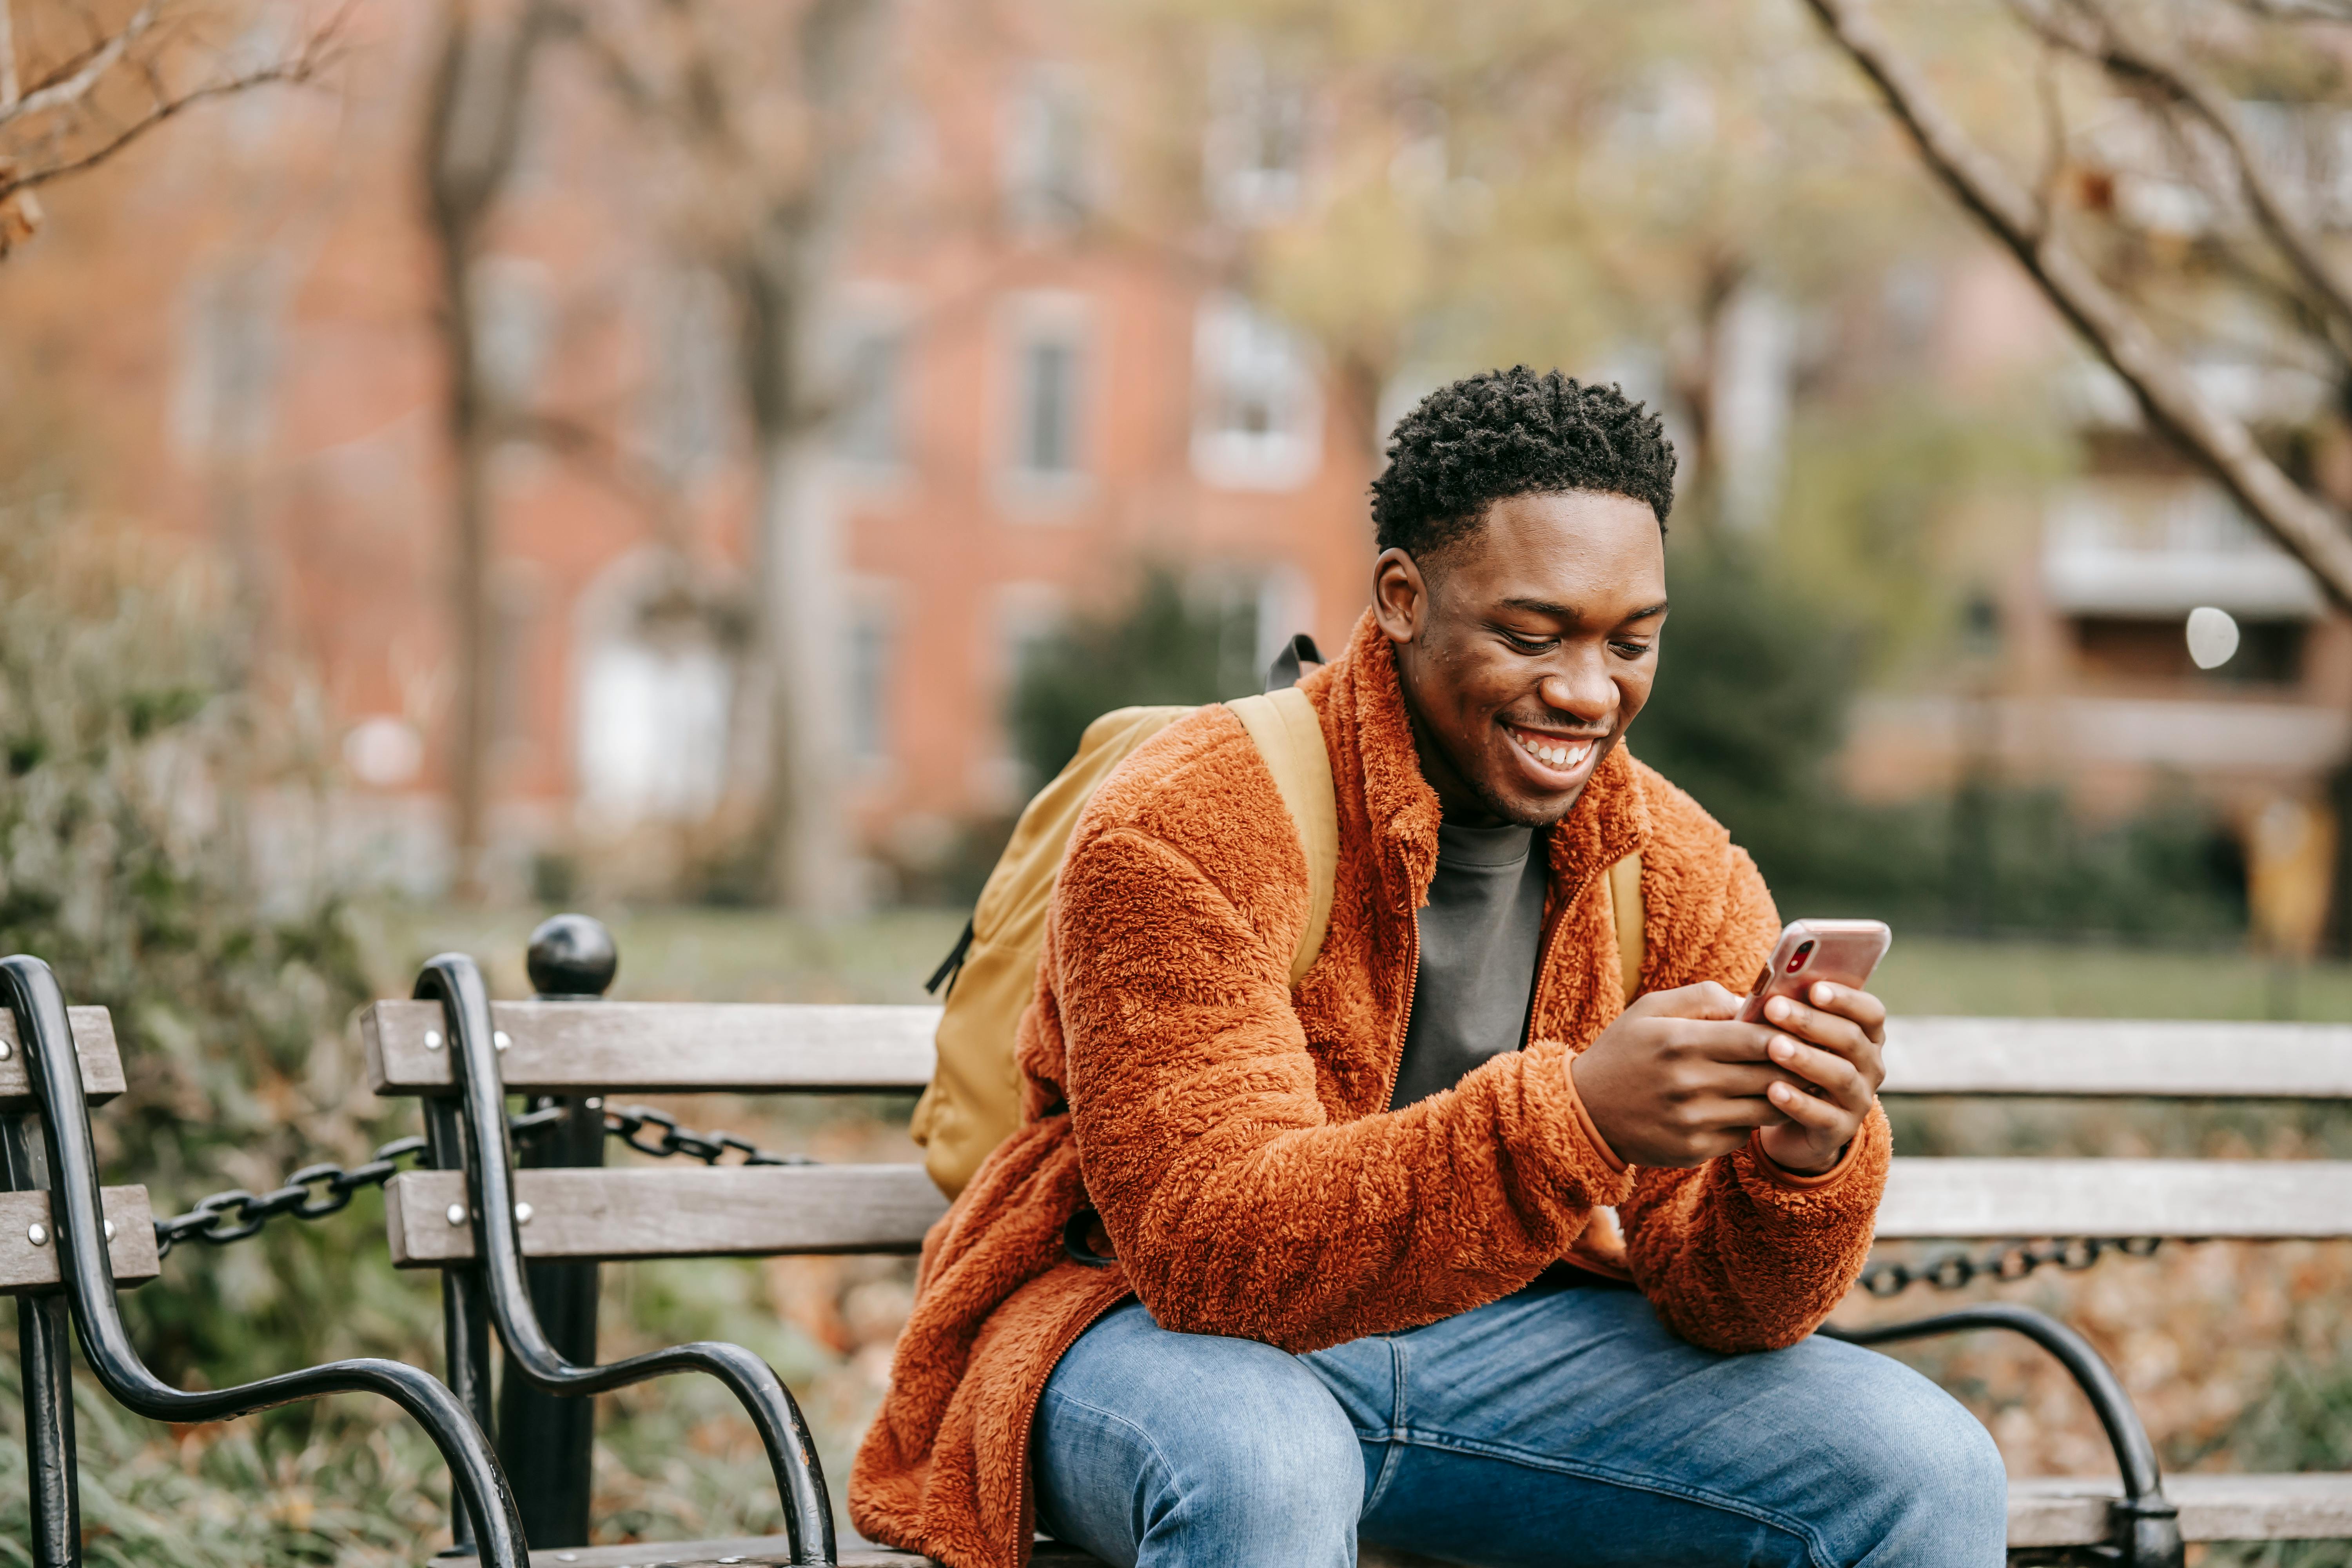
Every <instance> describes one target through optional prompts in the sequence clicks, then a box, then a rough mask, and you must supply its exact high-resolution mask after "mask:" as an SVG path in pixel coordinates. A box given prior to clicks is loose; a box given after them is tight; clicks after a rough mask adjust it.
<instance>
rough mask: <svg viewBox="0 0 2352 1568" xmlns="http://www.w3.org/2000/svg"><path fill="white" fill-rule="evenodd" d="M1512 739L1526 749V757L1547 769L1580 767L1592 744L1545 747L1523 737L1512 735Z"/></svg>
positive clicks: (1588, 742) (1589, 752)
mask: <svg viewBox="0 0 2352 1568" xmlns="http://www.w3.org/2000/svg"><path fill="white" fill-rule="evenodd" d="M1512 738H1513V739H1514V740H1516V741H1517V742H1519V744H1520V745H1522V746H1524V747H1526V748H1527V752H1528V755H1529V756H1531V757H1533V758H1535V760H1536V761H1538V762H1539V763H1543V764H1544V765H1545V766H1547V767H1554V768H1572V767H1581V766H1582V765H1583V763H1584V759H1585V758H1586V757H1587V756H1588V755H1590V754H1591V751H1592V742H1590V741H1587V742H1583V743H1582V744H1581V745H1575V746H1546V745H1542V744H1539V743H1538V742H1534V741H1530V740H1528V738H1527V737H1526V736H1524V735H1514V736H1513V737H1512Z"/></svg>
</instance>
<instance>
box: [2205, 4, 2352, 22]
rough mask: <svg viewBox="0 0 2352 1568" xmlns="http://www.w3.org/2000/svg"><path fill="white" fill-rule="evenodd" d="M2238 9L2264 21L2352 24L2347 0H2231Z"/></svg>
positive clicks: (2351, 10) (2351, 9) (2350, 5)
mask: <svg viewBox="0 0 2352 1568" xmlns="http://www.w3.org/2000/svg"><path fill="white" fill-rule="evenodd" d="M2231 3H2232V4H2234V5H2236V6H2237V7H2238V9H2240V10H2241V11H2247V12H2251V13H2252V14H2253V15H2254V16H2260V17H2262V18H2263V20H2264V21H2266V22H2322V23H2331V24H2336V25H2338V26H2352V3H2347V0H2231Z"/></svg>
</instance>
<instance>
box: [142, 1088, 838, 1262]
mask: <svg viewBox="0 0 2352 1568" xmlns="http://www.w3.org/2000/svg"><path fill="white" fill-rule="evenodd" d="M568 1110H569V1108H568V1107H566V1106H562V1105H550V1106H546V1107H544V1108H542V1109H541V1110H532V1111H527V1112H525V1113H524V1114H523V1115H520V1116H512V1117H509V1118H508V1119H507V1128H508V1130H509V1131H510V1132H511V1133H512V1134H513V1136H514V1139H515V1142H518V1143H528V1142H531V1141H532V1140H533V1139H535V1138H537V1137H539V1136H540V1135H541V1134H543V1133H545V1132H548V1131H551V1130H552V1129H553V1128H554V1126H555V1124H556V1123H557V1122H558V1121H562V1119H563V1117H564V1116H565V1115H566V1114H567V1113H568ZM648 1127H651V1128H655V1129H656V1130H657V1131H658V1133H659V1136H658V1137H656V1138H655V1139H653V1140H652V1141H650V1142H648V1141H647V1140H646V1138H645V1137H644V1136H643V1135H644V1133H645V1131H646V1129H647V1128H648ZM604 1135H605V1136H606V1137H608V1138H618V1139H620V1140H621V1141H622V1142H625V1143H626V1144H627V1145H628V1146H629V1147H630V1148H632V1149H635V1150H636V1151H637V1152H639V1153H641V1154H652V1155H655V1156H656V1157H657V1158H661V1159H667V1158H668V1157H670V1156H671V1155H673V1154H686V1155H690V1156H691V1157H693V1158H694V1159H697V1160H699V1161H701V1162H702V1163H704V1164H706V1165H716V1164H717V1163H719V1159H720V1158H721V1157H722V1156H723V1155H725V1154H726V1153H727V1152H729V1151H730V1150H731V1151H733V1152H737V1153H740V1154H741V1155H742V1156H743V1158H742V1160H741V1162H740V1163H743V1164H746V1165H814V1164H815V1163H817V1162H815V1161H814V1160H812V1159H810V1158H809V1157H808V1156H807V1155H805V1154H772V1153H770V1152H768V1151H767V1150H765V1149H762V1148H761V1147H760V1146H759V1145H758V1144H756V1143H752V1142H749V1141H748V1140H745V1139H741V1138H738V1137H736V1136H735V1135H734V1134H733V1133H731V1132H696V1131H691V1130H690V1129H688V1128H684V1127H680V1126H679V1125H678V1124H677V1118H676V1117H673V1116H667V1115H665V1114H664V1113H662V1112H661V1111H658V1110H653V1109H652V1108H650V1107H648V1106H643V1105H632V1106H629V1107H627V1108H626V1109H625V1110H607V1111H605V1112H604ZM424 1154H425V1140H424V1139H423V1138H421V1137H418V1138H399V1139H394V1141H393V1142H389V1143H387V1144H385V1145H384V1146H383V1148H381V1149H378V1150H377V1151H376V1152H375V1155H374V1157H373V1158H372V1159H371V1160H369V1161H368V1163H366V1164H364V1165H354V1166H352V1168H351V1169H350V1170H348V1171H347V1170H345V1169H344V1168H343V1167H342V1166H341V1165H337V1164H332V1163H321V1164H317V1165H305V1166H303V1167H302V1168H301V1169H300V1170H299V1171H297V1172H295V1173H293V1174H292V1175H290V1176H289V1177H287V1178H286V1184H285V1185H284V1186H282V1187H279V1188H278V1189H277V1190H276V1191H275V1192H269V1193H263V1194H259V1195H258V1196H257V1195H256V1194H252V1193H249V1192H247V1191H246V1190H245V1189H244V1188H242V1187H237V1188H234V1189H232V1190H230V1191H228V1192H226V1193H215V1194H212V1195H211V1196H210V1197H207V1198H203V1199H200V1200H198V1202H197V1204H196V1206H195V1207H194V1208H192V1209H190V1210H189V1211H188V1212H187V1213H185V1214H184V1215H173V1216H172V1217H171V1218H170V1219H159V1220H157V1221H156V1222H155V1256H156V1257H158V1258H162V1257H163V1256H164V1255H165V1254H167V1253H169V1252H170V1251H171V1250H172V1248H173V1245H174V1244H176V1243H179V1242H183V1241H201V1242H204V1243H205V1244H206V1245H207V1246H211V1247H226V1245H228V1244H229V1243H230V1242H232V1241H243V1240H245V1239H246V1238H247V1237H252V1236H258V1235H259V1234H261V1227H262V1226H265V1225H268V1223H269V1222H270V1221H271V1220H273V1219H277V1218H278V1217H279V1216H281V1215H293V1216H294V1217H295V1218H296V1219H324V1218H326V1217H327V1216H328V1215H331V1214H341V1212H342V1211H343V1210H344V1209H346V1208H348V1207H350V1206H351V1202H352V1195H353V1194H356V1193H357V1192H359V1190H360V1189H361V1188H362V1187H380V1186H382V1185H383V1184H385V1183H386V1182H389V1181H390V1180H392V1178H393V1177H394V1176H395V1175H397V1174H398V1173H400V1169H401V1167H402V1165H403V1164H404V1163H406V1162H408V1161H412V1160H418V1159H421V1158H423V1156H424Z"/></svg>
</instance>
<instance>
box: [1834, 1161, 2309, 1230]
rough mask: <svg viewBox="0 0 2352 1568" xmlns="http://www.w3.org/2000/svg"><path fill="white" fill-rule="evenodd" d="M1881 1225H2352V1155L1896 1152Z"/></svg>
mask: <svg viewBox="0 0 2352 1568" xmlns="http://www.w3.org/2000/svg"><path fill="white" fill-rule="evenodd" d="M1878 1234H1879V1236H1881V1237H1950V1238H1953V1239H1979V1238H1986V1239H1990V1238H1999V1237H2037V1236H2164V1237H2252V1238H2268V1239H2285V1238H2288V1237H2346V1236H2352V1161H2340V1160H1927V1159H1901V1160H1897V1161H1895V1167H1894V1169H1893V1170H1892V1171H1891V1172H1889V1173H1888V1175H1887V1182H1886V1197H1885V1202H1884V1203H1882V1204H1881V1205H1879V1209H1878Z"/></svg>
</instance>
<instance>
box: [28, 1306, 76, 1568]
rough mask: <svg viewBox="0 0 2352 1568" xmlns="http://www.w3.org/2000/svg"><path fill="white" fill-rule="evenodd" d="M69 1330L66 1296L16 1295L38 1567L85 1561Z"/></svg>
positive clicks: (69, 1567) (64, 1567)
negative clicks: (75, 1454) (76, 1457)
mask: <svg viewBox="0 0 2352 1568" xmlns="http://www.w3.org/2000/svg"><path fill="white" fill-rule="evenodd" d="M67 1333H68V1323H67V1319H66V1299H65V1298H64V1297H63V1296H23V1297H19V1298H18V1299H17V1301H16V1345H17V1351H18V1354H19V1356H20V1358H21V1360H22V1361H23V1363H24V1375H25V1468H26V1472H27V1479H28V1480H29V1481H30V1483H31V1485H30V1488H29V1489H30V1491H31V1493H32V1505H33V1565H34V1568H79V1565H80V1563H81V1488H80V1486H79V1483H78V1481H77V1480H76V1479H75V1476H74V1421H73V1363H72V1361H71V1360H70V1359H69V1358H68V1353H67Z"/></svg>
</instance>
